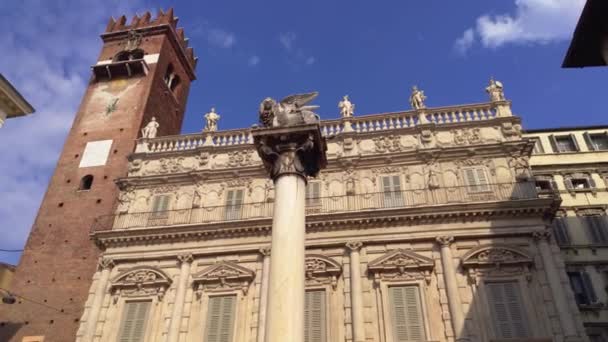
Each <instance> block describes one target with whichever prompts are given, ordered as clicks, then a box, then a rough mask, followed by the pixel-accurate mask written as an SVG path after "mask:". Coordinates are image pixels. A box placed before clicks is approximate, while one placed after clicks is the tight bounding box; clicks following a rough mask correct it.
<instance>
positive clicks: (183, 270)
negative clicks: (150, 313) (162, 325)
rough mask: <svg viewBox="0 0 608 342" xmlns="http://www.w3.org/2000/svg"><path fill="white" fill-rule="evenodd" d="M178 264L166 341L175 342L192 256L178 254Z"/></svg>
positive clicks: (177, 338) (180, 320) (177, 336)
mask: <svg viewBox="0 0 608 342" xmlns="http://www.w3.org/2000/svg"><path fill="white" fill-rule="evenodd" d="M177 260H178V261H179V263H180V271H179V280H178V283H177V288H176V290H175V302H174V303H173V312H172V313H171V323H170V325H169V334H168V337H167V341H169V342H177V341H178V340H179V330H180V326H181V322H182V313H183V311H184V301H185V299H186V290H187V287H188V277H189V276H190V266H191V265H192V260H193V257H192V254H189V253H186V254H180V255H178V256H177Z"/></svg>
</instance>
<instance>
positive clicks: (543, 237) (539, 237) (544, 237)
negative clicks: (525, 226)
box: [532, 230, 551, 243]
mask: <svg viewBox="0 0 608 342" xmlns="http://www.w3.org/2000/svg"><path fill="white" fill-rule="evenodd" d="M532 237H533V238H534V240H535V241H536V242H537V243H539V242H543V241H544V242H549V240H550V239H551V232H550V231H548V230H545V231H542V232H534V233H532Z"/></svg>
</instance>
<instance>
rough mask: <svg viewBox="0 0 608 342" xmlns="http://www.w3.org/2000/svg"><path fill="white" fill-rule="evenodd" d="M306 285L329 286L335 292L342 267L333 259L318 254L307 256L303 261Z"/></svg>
mask: <svg viewBox="0 0 608 342" xmlns="http://www.w3.org/2000/svg"><path fill="white" fill-rule="evenodd" d="M304 269H305V276H306V283H307V285H318V284H330V285H331V286H332V288H333V289H334V290H335V289H336V287H337V285H338V277H339V276H340V274H341V273H342V266H340V264H339V263H338V262H337V261H335V260H334V259H331V258H328V257H326V256H324V255H320V254H309V255H307V256H306V259H305V261H304Z"/></svg>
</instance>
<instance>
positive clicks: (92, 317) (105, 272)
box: [83, 259, 114, 342]
mask: <svg viewBox="0 0 608 342" xmlns="http://www.w3.org/2000/svg"><path fill="white" fill-rule="evenodd" d="M113 267H114V262H113V261H112V260H111V259H101V260H100V261H99V269H100V270H101V273H100V275H99V280H98V281H97V288H96V289H95V295H94V297H93V304H91V308H90V309H89V315H88V317H87V324H86V330H85V335H84V339H83V341H84V342H92V341H93V340H94V339H95V331H96V330H97V320H98V319H99V313H100V312H101V306H102V305H103V298H104V296H105V294H106V288H107V287H108V281H109V280H110V271H111V270H112V268H113Z"/></svg>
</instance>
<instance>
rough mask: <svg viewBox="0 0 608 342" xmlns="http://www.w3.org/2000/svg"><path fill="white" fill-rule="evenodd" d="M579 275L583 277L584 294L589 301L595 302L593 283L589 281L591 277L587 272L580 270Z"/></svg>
mask: <svg viewBox="0 0 608 342" xmlns="http://www.w3.org/2000/svg"><path fill="white" fill-rule="evenodd" d="M581 276H582V279H583V287H584V288H585V294H586V296H587V299H588V300H589V303H590V304H591V303H595V302H597V296H596V295H595V290H594V289H593V283H592V282H591V278H590V277H589V274H588V273H587V272H581Z"/></svg>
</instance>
